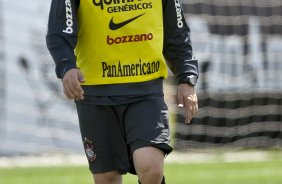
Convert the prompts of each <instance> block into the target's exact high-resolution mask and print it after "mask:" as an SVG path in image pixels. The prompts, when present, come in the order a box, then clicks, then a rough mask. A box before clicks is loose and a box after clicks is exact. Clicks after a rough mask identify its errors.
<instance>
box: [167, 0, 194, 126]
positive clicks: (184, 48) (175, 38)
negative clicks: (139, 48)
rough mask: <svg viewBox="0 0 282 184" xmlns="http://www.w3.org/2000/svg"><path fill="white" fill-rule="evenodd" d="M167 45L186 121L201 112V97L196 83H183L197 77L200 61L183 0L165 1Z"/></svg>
mask: <svg viewBox="0 0 282 184" xmlns="http://www.w3.org/2000/svg"><path fill="white" fill-rule="evenodd" d="M163 18H164V46H163V48H164V49H163V54H164V57H165V59H166V61H167V63H168V65H169V68H170V69H171V71H172V72H173V73H174V75H175V76H176V79H177V80H178V82H179V85H178V93H177V96H178V104H179V105H178V106H179V107H183V108H185V111H186V121H185V122H186V123H189V122H190V121H191V119H192V118H193V117H194V116H195V115H196V114H197V112H198V99H197V94H196V90H195V88H194V85H191V84H189V83H188V82H187V83H186V82H183V81H185V80H186V79H187V78H189V77H194V78H196V79H197V78H198V76H199V72H198V60H197V58H195V57H194V56H193V50H192V45H191V39H190V29H189V27H188V25H187V24H186V21H185V17H184V14H183V10H182V7H181V5H180V0H163Z"/></svg>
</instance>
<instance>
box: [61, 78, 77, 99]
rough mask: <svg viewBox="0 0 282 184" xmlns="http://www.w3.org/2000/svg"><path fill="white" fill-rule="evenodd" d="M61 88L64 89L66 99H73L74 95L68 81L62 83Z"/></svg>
mask: <svg viewBox="0 0 282 184" xmlns="http://www.w3.org/2000/svg"><path fill="white" fill-rule="evenodd" d="M63 87H64V93H65V95H66V97H67V98H69V99H75V95H74V93H73V91H72V88H71V85H70V82H69V81H64V82H63Z"/></svg>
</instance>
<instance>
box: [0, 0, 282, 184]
mask: <svg viewBox="0 0 282 184" xmlns="http://www.w3.org/2000/svg"><path fill="white" fill-rule="evenodd" d="M50 2H51V0H25V1H20V0H14V1H10V0H0V166H1V162H2V165H5V164H4V163H6V166H7V165H8V166H9V167H13V164H15V165H17V161H15V160H16V158H18V157H19V156H20V157H21V158H29V157H30V156H42V155H46V154H47V155H48V154H51V155H63V157H66V156H67V155H72V154H74V155H78V156H80V155H81V157H82V158H83V154H84V153H83V148H82V145H81V140H80V134H79V129H78V122H77V116H76V110H75V106H74V103H73V102H71V101H68V100H66V98H65V97H64V96H63V92H62V88H61V83H60V81H59V80H58V79H56V77H55V73H54V64H53V61H52V59H51V57H50V55H49V53H48V51H47V49H46V45H45V35H46V31H47V30H46V29H47V18H48V13H49V8H50ZM182 6H183V10H184V13H185V17H186V20H187V23H188V25H189V26H190V29H191V38H192V45H193V48H194V53H195V55H196V56H197V57H198V59H199V68H200V79H199V83H198V85H197V92H198V98H199V109H200V110H199V113H198V115H197V117H196V118H194V119H193V121H192V123H191V125H189V126H187V125H184V124H183V122H184V116H183V114H182V112H179V111H178V109H176V108H175V107H176V105H175V104H176V102H175V87H176V86H175V83H174V82H173V81H174V80H173V77H170V78H169V79H168V80H167V81H166V87H165V89H166V99H167V102H168V105H169V107H170V112H171V119H172V124H171V126H172V132H173V142H172V143H173V146H174V148H175V151H176V153H175V154H176V156H172V157H171V160H172V162H173V159H176V160H178V161H179V159H180V162H181V159H182V160H183V161H184V160H185V162H184V163H187V162H193V161H195V160H197V159H195V158H196V157H195V156H198V157H197V158H198V160H199V162H202V161H203V160H207V157H208V158H210V156H211V154H212V155H223V154H225V153H230V152H232V153H234V154H235V153H236V152H237V153H238V152H239V156H238V157H236V156H235V157H234V158H235V160H236V159H238V160H240V159H241V158H242V157H245V158H246V160H248V159H252V158H253V156H254V155H260V156H261V154H260V153H266V154H267V155H269V154H271V155H273V154H274V153H275V155H276V156H275V160H277V159H279V160H280V162H279V166H280V167H278V166H277V165H275V168H274V169H273V170H275V171H276V172H280V171H281V172H282V170H281V168H282V165H281V164H282V162H281V160H282V159H281V158H282V156H281V148H282V0H267V1H266V0H233V1H227V0H183V1H182ZM241 151H248V153H249V152H251V153H255V154H247V156H246V154H245V155H244V154H240V153H242V152H241ZM254 151H255V152H254ZM203 154H204V155H203ZM180 155H181V157H180ZM277 155H278V156H277ZM264 156H265V155H264ZM1 158H2V159H1ZM44 158H46V157H44ZM48 158H49V159H51V158H50V157H48ZM189 158H190V159H189ZM212 158H217V157H214V156H212ZM221 158H222V157H221ZM259 158H261V157H259ZM7 159H8V160H10V161H12V162H7ZM168 159H169V157H168ZM23 160H25V159H23ZM13 161H14V162H13ZM73 161H74V158H71V159H70V161H69V162H73ZM209 161H210V160H209ZM213 161H214V159H213ZM215 161H218V160H215ZM46 162H48V161H46ZM78 162H80V161H78ZM274 162H275V161H274ZM38 163H39V165H40V162H39V161H38ZM277 163H278V162H277ZM9 164H10V165H9ZM83 164H85V162H83ZM204 167H206V166H202V168H204ZM187 168H188V167H187ZM0 172H1V170H0ZM2 172H4V171H2ZM7 172H10V171H7ZM269 172H274V171H269ZM281 172H280V174H279V175H281ZM199 175H200V177H203V176H207V179H209V177H208V175H207V174H206V175H201V174H199ZM257 177H258V176H257ZM222 180H223V179H222ZM0 181H1V174H0ZM3 181H8V179H7V180H3ZM171 181H172V183H176V184H177V183H178V184H182V183H183V184H185V183H186V182H181V181H178V182H174V181H175V180H173V179H171ZM209 181H210V182H206V183H216V184H218V183H220V182H219V181H218V182H212V180H209ZM245 181H247V180H245ZM259 182H261V181H255V182H253V183H256V184H258V183H259ZM281 182H282V178H281V177H278V178H276V180H275V181H270V182H267V181H265V182H263V181H262V183H270V184H272V183H281ZM1 183H2V182H1ZM3 183H5V182H3ZM10 183H11V182H10ZM29 183H32V182H29ZM35 183H36V182H35ZM49 183H52V182H49ZM55 183H56V182H55ZM60 183H63V182H60ZM129 183H130V182H129ZM187 183H203V182H197V181H196V180H195V181H194V182H187ZM225 183H232V182H226V181H225ZM243 183H252V182H251V181H248V182H243Z"/></svg>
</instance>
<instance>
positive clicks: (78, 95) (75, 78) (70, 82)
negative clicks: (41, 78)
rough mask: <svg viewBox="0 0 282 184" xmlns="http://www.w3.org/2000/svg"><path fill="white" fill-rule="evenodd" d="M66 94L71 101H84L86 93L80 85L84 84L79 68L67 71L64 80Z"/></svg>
mask: <svg viewBox="0 0 282 184" xmlns="http://www.w3.org/2000/svg"><path fill="white" fill-rule="evenodd" d="M62 82H63V87H64V93H65V95H66V97H67V98H69V99H71V100H83V99H84V96H83V94H84V91H83V89H82V88H81V86H80V84H81V83H84V82H85V81H84V78H83V75H82V73H81V72H80V70H79V69H78V68H72V69H70V70H69V71H67V72H66V73H65V75H64V77H63V79H62Z"/></svg>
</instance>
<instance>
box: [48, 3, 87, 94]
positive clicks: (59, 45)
mask: <svg viewBox="0 0 282 184" xmlns="http://www.w3.org/2000/svg"><path fill="white" fill-rule="evenodd" d="M78 6H79V0H52V3H51V8H50V14H49V21H48V31H47V36H46V43H47V48H48V50H49V52H50V54H51V56H52V58H53V60H54V62H55V64H56V75H57V77H58V78H60V79H62V82H63V87H64V93H65V95H66V96H67V97H68V98H69V99H83V90H82V88H81V86H80V83H83V82H84V80H83V75H82V74H81V72H80V70H79V69H77V66H76V57H75V54H74V48H75V47H76V44H77V34H78V25H77V24H78V23H77V16H76V13H77V9H78Z"/></svg>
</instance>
